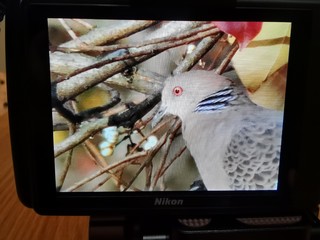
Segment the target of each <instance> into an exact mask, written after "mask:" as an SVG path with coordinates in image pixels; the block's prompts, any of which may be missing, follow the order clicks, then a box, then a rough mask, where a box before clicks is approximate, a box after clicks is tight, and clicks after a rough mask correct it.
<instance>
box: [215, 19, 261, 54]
mask: <svg viewBox="0 0 320 240" xmlns="http://www.w3.org/2000/svg"><path fill="white" fill-rule="evenodd" d="M213 23H214V24H215V25H216V26H217V27H218V28H219V29H220V30H221V31H223V32H225V33H228V34H231V35H232V36H234V37H235V38H236V39H237V41H238V43H239V46H240V49H242V48H245V47H247V45H248V44H249V42H250V41H251V40H252V39H253V38H254V37H255V36H257V35H258V33H259V32H260V31H261V28H262V22H215V21H214V22H213Z"/></svg>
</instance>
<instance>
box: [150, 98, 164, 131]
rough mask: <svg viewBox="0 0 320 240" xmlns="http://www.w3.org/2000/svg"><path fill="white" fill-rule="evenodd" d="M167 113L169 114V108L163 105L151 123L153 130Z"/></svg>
mask: <svg viewBox="0 0 320 240" xmlns="http://www.w3.org/2000/svg"><path fill="white" fill-rule="evenodd" d="M166 113H167V107H166V106H164V105H162V104H161V106H160V108H159V109H158V112H157V113H156V114H155V115H154V117H153V119H152V122H151V126H152V128H154V127H155V126H156V125H157V124H158V123H159V122H160V121H161V120H162V119H163V117H164V115H166Z"/></svg>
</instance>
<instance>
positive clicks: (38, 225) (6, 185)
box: [0, 113, 89, 240]
mask: <svg viewBox="0 0 320 240" xmlns="http://www.w3.org/2000/svg"><path fill="white" fill-rule="evenodd" d="M0 115H1V116H0V240H13V239H17V240H20V239H21V240H34V239H41V240H44V239H45V240H52V239H59V240H61V239H68V240H72V239H75V240H82V239H88V224H89V217H85V216H81V217H74V216H71V217H69V216H68V217H64V216H63V217H62V216H39V215H38V214H36V213H35V212H34V211H33V210H32V209H28V208H26V207H25V206H23V205H22V204H21V203H20V201H19V199H18V197H17V193H16V190H15V182H14V173H13V168H12V158H11V148H10V135H9V128H8V114H7V113H4V114H0Z"/></svg>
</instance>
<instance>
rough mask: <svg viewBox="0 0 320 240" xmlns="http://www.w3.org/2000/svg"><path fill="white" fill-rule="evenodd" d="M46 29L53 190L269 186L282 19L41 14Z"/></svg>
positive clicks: (281, 102) (275, 172) (283, 80)
mask: <svg viewBox="0 0 320 240" xmlns="http://www.w3.org/2000/svg"><path fill="white" fill-rule="evenodd" d="M48 31H49V32H48V34H49V44H48V50H49V55H50V57H49V59H50V75H51V86H52V92H53V97H52V123H53V138H54V139H53V141H54V155H55V159H54V161H55V163H54V164H55V174H56V189H57V191H61V192H74V191H75V192H95V191H99V192H123V191H128V192H129V191H130V192H131V191H134V192H141V191H237V190H248V191H256V190H277V189H278V178H279V166H280V165H281V142H282V128H283V116H284V109H285V95H286V84H287V69H288V59H289V49H290V31H291V23H289V22H241V21H238V22H231V21H229V22H228V21H227V22H225V21H151V20H147V21H143V20H101V19H99V20H97V19H62V18H59V19H58V18H50V19H48ZM205 78H210V79H211V78H212V84H213V85H217V86H215V87H212V91H211V92H210V88H211V85H210V87H209V86H207V85H206V86H204V85H201V80H203V79H205ZM183 79H184V80H185V81H183ZM197 79H201V80H199V84H198V82H197V81H196V80H197ZM216 79H220V80H219V84H218V83H216V82H215V81H216ZM170 81H179V84H178V85H173V87H172V88H170V87H164V86H165V85H167V83H168V82H170ZM181 81H182V83H181ZM188 81H189V83H188ZM191 85H192V86H191ZM190 86H191V87H190ZM187 89H188V90H189V89H191V91H188V90H187ZM204 92H206V94H203V95H201V94H202V93H204ZM180 95H181V96H180ZM161 96H162V98H163V99H162V100H163V102H162V103H161ZM182 96H185V98H184V100H183V101H182V103H183V104H180V105H177V104H176V103H175V102H174V101H175V100H174V99H175V98H174V97H180V98H179V99H181V97H182ZM193 98H194V99H197V101H195V100H193V101H191V99H193ZM179 101H180V100H179ZM164 102H165V103H166V106H167V107H168V109H173V110H172V111H171V112H170V111H168V114H166V115H164V116H161V117H159V115H160V114H161V108H160V106H161V105H163V103H164ZM192 104H195V107H193V106H192ZM191 106H192V108H191ZM175 113H176V114H175Z"/></svg>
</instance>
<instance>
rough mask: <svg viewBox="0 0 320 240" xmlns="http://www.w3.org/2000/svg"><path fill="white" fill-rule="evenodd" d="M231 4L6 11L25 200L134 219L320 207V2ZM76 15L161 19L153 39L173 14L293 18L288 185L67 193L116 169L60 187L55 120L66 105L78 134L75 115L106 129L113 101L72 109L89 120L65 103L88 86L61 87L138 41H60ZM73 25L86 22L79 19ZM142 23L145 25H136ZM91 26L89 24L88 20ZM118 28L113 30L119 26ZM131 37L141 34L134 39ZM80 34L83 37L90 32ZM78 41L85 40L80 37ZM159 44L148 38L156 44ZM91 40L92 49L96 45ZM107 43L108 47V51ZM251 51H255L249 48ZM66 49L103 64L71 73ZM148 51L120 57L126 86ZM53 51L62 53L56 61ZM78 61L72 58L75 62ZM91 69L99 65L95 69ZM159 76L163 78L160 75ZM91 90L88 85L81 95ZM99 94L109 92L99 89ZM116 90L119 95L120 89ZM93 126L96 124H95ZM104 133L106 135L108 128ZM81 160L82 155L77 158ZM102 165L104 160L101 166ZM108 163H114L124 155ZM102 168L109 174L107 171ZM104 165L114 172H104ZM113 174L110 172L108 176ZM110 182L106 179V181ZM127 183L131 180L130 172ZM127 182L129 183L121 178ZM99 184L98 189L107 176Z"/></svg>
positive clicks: (11, 5) (46, 208)
mask: <svg viewBox="0 0 320 240" xmlns="http://www.w3.org/2000/svg"><path fill="white" fill-rule="evenodd" d="M221 2H223V3H220V2H210V3H209V2H205V3H197V2H183V3H180V2H169V1H164V2H163V1H161V2H152V3H151V2H147V1H102V0H101V1H98V0H96V1H85V0H83V1H71V0H69V1H58V0H56V1H45V0H42V1H36V0H33V1H10V2H9V1H8V3H7V14H6V62H7V78H8V83H7V85H8V100H9V102H8V103H9V114H10V115H9V116H10V131H11V141H12V154H13V161H14V170H15V177H16V186H17V192H18V195H19V197H20V200H21V201H22V202H23V203H24V204H25V205H26V206H28V207H31V208H34V209H35V210H36V211H37V212H39V213H40V214H67V215H70V214H73V215H97V214H98V215H116V216H118V215H120V216H132V215H135V214H141V213H142V212H143V213H146V214H150V215H152V216H211V215H237V216H248V215H272V216H275V215H277V216H282V215H295V214H297V213H298V215H299V214H300V213H302V212H306V211H312V210H314V209H315V207H316V204H317V203H318V202H319V200H320V196H319V193H320V191H319V190H320V186H319V185H320V181H318V179H317V176H318V175H319V174H318V171H319V169H320V168H319V165H320V164H319V161H318V158H319V157H318V142H319V137H318V136H319V134H320V128H319V121H318V118H317V112H318V109H320V108H319V104H320V101H319V99H318V89H320V86H319V85H320V84H319V82H320V81H318V79H319V74H318V71H317V69H318V56H320V46H319V44H318V39H319V37H320V33H319V32H320V31H319V29H320V4H319V1H293V0H291V1H259V0H255V1H221ZM66 19H80V20H81V19H94V20H96V21H91V22H90V24H91V26H92V25H94V24H96V25H97V26H98V27H105V28H106V26H107V24H106V25H103V24H104V23H105V22H103V21H104V20H109V21H110V24H111V20H112V21H114V22H116V21H120V20H122V21H123V22H126V21H128V22H129V21H134V20H136V21H138V20H139V21H142V20H143V21H154V22H155V23H152V24H150V28H148V29H147V27H145V29H147V30H146V32H147V33H146V34H145V35H143V36H144V37H146V38H147V37H148V34H149V33H148V31H150V34H151V30H152V31H156V30H157V29H158V28H161V27H162V26H163V25H161V24H165V23H167V22H170V21H178V22H179V21H181V22H182V21H184V22H192V21H199V22H200V21H201V22H205V23H208V22H209V23H210V22H212V21H225V22H230V21H233V22H263V23H274V22H279V23H283V22H286V23H290V24H291V25H290V26H291V35H290V48H289V50H288V51H289V53H288V55H287V56H288V63H287V65H288V70H287V87H286V96H285V102H286V103H285V107H284V110H283V111H284V119H283V124H284V128H283V133H282V134H283V135H282V136H283V138H282V149H281V159H280V170H279V178H278V188H277V189H275V190H267V191H259V190H257V191H244V190H242V191H216V190H211V191H189V190H187V189H185V190H181V189H178V188H177V189H174V188H173V190H171V191H161V190H154V191H146V190H143V191H138V190H137V191H134V190H132V191H125V190H123V188H122V187H120V188H119V189H122V190H119V191H112V190H102V191H94V190H88V189H84V190H81V188H76V189H78V190H79V189H80V190H79V191H78V190H76V191H62V190H63V189H64V190H68V188H70V187H74V186H75V185H77V184H78V186H77V187H79V186H80V185H81V184H82V183H81V181H83V182H85V183H84V184H86V183H87V182H89V180H88V178H89V179H90V178H95V174H100V173H101V175H102V176H104V175H103V174H104V173H106V172H108V171H107V170H108V169H107V168H108V167H107V165H103V166H102V168H100V170H99V169H98V170H97V168H95V167H94V168H93V169H95V171H93V172H90V174H89V173H87V172H86V174H84V175H83V177H82V178H81V179H79V178H77V177H75V178H76V179H77V180H75V181H74V182H72V183H70V184H69V185H68V186H67V187H65V188H64V186H60V185H58V184H57V181H58V180H57V179H56V177H57V176H58V175H59V174H60V173H59V172H58V170H57V168H56V166H57V161H58V160H57V159H56V160H55V155H57V153H56V152H55V151H56V149H55V147H57V146H58V143H56V142H55V141H56V139H54V136H53V135H54V134H53V131H52V129H53V125H54V119H53V117H52V116H53V113H56V112H58V113H59V114H60V115H62V116H63V117H64V118H65V119H67V121H65V120H64V121H63V124H64V125H63V128H64V130H66V129H67V130H68V129H69V130H68V131H71V130H70V128H69V127H68V126H69V125H68V124H66V122H71V123H72V124H73V125H74V126H76V128H77V129H78V130H79V129H80V128H81V127H83V126H85V125H86V124H87V123H88V122H89V123H91V120H92V119H97V121H99V124H102V125H103V126H109V125H108V124H105V123H104V122H103V119H105V118H104V117H102V116H105V109H107V110H110V108H105V109H102V110H101V111H100V110H99V111H98V110H97V109H96V108H95V109H94V114H93V115H94V117H91V116H92V115H90V114H91V113H92V112H91V113H90V114H89V115H90V117H89V118H88V117H85V116H84V115H81V114H80V113H81V110H79V111H80V113H79V114H78V115H77V114H74V113H73V115H72V114H71V115H72V116H73V117H75V116H76V117H77V116H78V117H79V116H80V115H81V118H80V117H79V118H78V119H80V120H74V121H73V120H72V119H73V118H72V117H70V118H69V117H68V116H69V115H68V114H70V112H72V111H71V110H70V106H71V105H72V104H71V103H70V104H71V105H70V106H69V108H68V107H66V106H65V105H66V103H67V102H68V101H70V102H72V101H75V102H77V101H78V102H79V101H81V100H80V99H78V98H77V97H78V93H74V94H71V93H70V94H69V95H67V97H63V96H62V94H61V95H59V94H60V93H59V94H58V95H57V88H59V87H60V86H62V85H61V84H60V83H63V82H67V81H69V80H70V79H72V78H73V77H74V76H77V75H80V74H82V73H84V72H85V71H88V70H90V69H91V70H92V69H101V68H102V67H103V66H105V65H107V64H109V63H106V62H104V63H101V62H102V60H103V59H104V57H105V56H106V55H107V54H110V53H112V52H113V51H114V52H115V50H108V51H106V50H101V49H102V48H103V47H107V46H112V47H115V45H116V44H119V45H120V44H122V45H123V48H124V47H125V44H128V45H127V48H129V47H128V46H129V45H130V44H132V42H131V39H129V40H128V39H126V38H127V36H122V37H121V38H119V39H118V40H113V41H110V44H109V43H108V44H102V45H100V43H99V44H97V45H94V44H93V43H92V45H90V44H82V45H81V44H80V45H78V46H77V47H75V45H73V46H72V47H65V46H66V45H63V43H64V41H66V40H65V39H67V38H68V37H66V35H67V33H65V34H64V35H61V36H60V35H59V36H58V38H59V37H61V38H62V39H64V40H61V39H60V40H59V39H54V40H53V39H52V36H55V34H57V35H58V33H57V31H61V26H60V25H59V26H58V27H59V29H60V30H59V29H58V27H57V24H59V21H60V24H63V23H65V22H68V21H69V20H66ZM50 21H51V23H52V22H53V23H54V24H56V25H54V26H53V25H52V26H49V24H48V23H49V22H50ZM71 21H73V20H71ZM159 22H160V23H159ZM72 24H74V25H77V24H78V25H79V24H80V25H81V23H79V21H78V22H77V23H72ZM99 24H100V25H99ZM108 24H109V22H108ZM157 24H158V25H157ZM201 24H202V23H201ZM78 25H77V26H78ZM132 25H134V26H135V27H136V25H135V24H132ZM67 26H68V24H67ZM69 26H70V24H69ZM82 28H85V27H83V25H82ZM64 29H65V30H67V29H68V27H64ZM71 30H72V27H71ZM50 31H51V32H50ZM86 31H87V32H90V31H91V29H90V27H87V30H86ZM92 31H93V30H92ZM126 31H127V30H126ZM128 31H129V30H128ZM75 32H76V31H75ZM87 32H86V34H87ZM271 32H272V31H271ZM108 34H110V31H109V32H108ZM131 34H133V32H132V33H130V34H129V36H130V35H131ZM179 36H180V35H179ZM159 38H160V37H158V39H157V40H159ZM181 38H182V37H181ZM79 39H80V41H82V40H81V38H80V37H79ZM179 40H181V39H179ZM201 40H202V38H196V40H194V41H191V40H190V41H189V42H187V41H186V43H185V45H187V44H190V43H194V45H196V46H197V44H198V42H200V41H201ZM74 41H77V38H75V40H74ZM132 41H138V43H142V44H147V43H145V42H144V39H141V38H140V40H139V38H138V40H132ZM139 41H140V42H139ZM151 41H152V40H150V41H149V42H148V44H153V43H152V42H151ZM164 41H166V40H164ZM172 41H173V40H171V42H172ZM176 41H178V40H176ZM171 42H170V43H171ZM173 42H174V41H173ZM157 46H158V45H157ZM228 46H229V45H228ZM90 47H92V48H91V49H90ZM99 47H101V48H100V50H101V51H100V50H99ZM133 47H137V46H133ZM252 48H254V47H252ZM110 49H111V47H110ZM159 49H160V48H157V50H154V51H153V52H152V54H155V55H156V54H158V53H160V52H162V51H166V50H164V49H161V50H159ZM168 49H170V48H168ZM241 51H242V50H241ZM244 51H245V49H243V52H244ZM119 52H120V55H116V56H120V57H124V55H121V54H127V55H128V54H132V52H130V53H128V52H125V50H123V51H122V50H118V52H117V54H119ZM123 52H125V53H123ZM56 53H59V54H60V53H61V55H64V56H65V55H68V54H69V55H70V56H71V55H72V56H75V55H77V56H79V59H80V57H83V56H84V57H83V58H85V59H86V60H87V61H91V60H92V59H94V62H95V61H96V62H95V63H96V65H93V62H90V63H87V65H86V63H83V62H81V61H80V60H79V59H77V61H79V64H80V65H81V66H80V67H78V69H76V70H72V71H71V70H69V72H67V73H66V74H62V73H61V72H59V73H57V72H53V70H52V68H53V67H52V66H53V60H55V61H59V58H58V57H57V56H58V54H56ZM139 54H140V55H136V56H131V58H130V59H129V60H130V61H131V62H130V61H129V60H128V59H127V58H126V59H125V60H126V62H125V63H122V62H121V61H122V60H117V61H116V63H117V64H118V63H121V64H127V65H121V66H120V65H119V66H120V67H119V66H118V67H119V69H118V70H114V72H113V73H112V74H110V77H112V76H114V75H115V74H116V73H122V75H126V74H127V76H128V75H129V77H127V81H126V82H125V84H127V85H129V84H131V83H130V81H131V80H132V79H133V81H136V80H135V78H132V79H130V76H133V77H135V73H136V72H135V71H137V69H138V70H139V69H140V68H139V66H140V65H139V64H142V63H144V61H147V60H144V59H143V56H146V55H145V54H149V55H148V57H146V59H149V58H151V55H150V54H151V53H150V52H148V53H145V52H142V51H141V52H139ZM127 55H126V56H127ZM52 56H55V59H53V57H52ZM152 56H153V55H152ZM70 59H71V60H70V62H72V61H76V60H75V59H73V58H70ZM90 59H91V60H90ZM132 59H133V60H132ZM127 60H128V61H127ZM63 61H64V62H63V63H62V65H63V64H64V65H67V63H68V61H67V60H66V59H64V60H63ZM110 61H111V60H110ZM113 61H115V60H114V59H112V61H111V62H110V64H113V63H114V62H113ZM134 61H135V62H134ZM202 61H205V60H202ZM132 62H134V63H132ZM173 62H174V61H173ZM231 62H232V61H231ZM99 64H100V65H99ZM70 65H72V64H71V63H70ZM86 67H89V68H87V69H86ZM254 67H255V66H253V65H251V66H248V68H254ZM166 77H167V76H166ZM106 79H107V78H106ZM159 79H162V78H161V77H159ZM100 83H102V81H98V82H96V83H95V84H92V85H90V86H89V87H87V89H90V88H91V87H96V86H98V84H100ZM145 84H147V83H145ZM59 85H60V86H59ZM127 85H126V86H127ZM99 86H100V85H99ZM110 86H111V89H113V88H112V86H114V85H112V84H110V85H108V86H107V87H108V89H109V90H108V91H110V94H111V93H112V90H110ZM118 88H120V87H119V85H117V87H115V88H114V89H117V90H118ZM85 91H86V90H83V91H81V93H83V92H85ZM98 91H100V90H99V89H98ZM119 91H120V90H119ZM151 95H152V94H151ZM151 95H150V96H151ZM112 96H113V95H112ZM113 97H115V99H116V95H114V96H113ZM153 100H154V101H155V103H156V102H159V96H158V98H157V99H156V100H155V98H154V99H153ZM129 103H130V101H129V100H128V101H127V102H125V103H124V104H123V106H126V111H134V110H135V109H136V106H137V103H136V102H134V101H133V104H131V105H130V104H129ZM116 104H117V103H115V105H116ZM62 105H63V106H62ZM117 106H119V105H117ZM154 106H155V104H154V105H150V106H149V107H150V108H153V107H154ZM99 107H100V106H99ZM71 108H72V106H71ZM112 109H113V108H112ZM132 109H133V110H132ZM89 110H90V109H89ZM68 111H69V112H68ZM97 111H98V112H97ZM119 111H120V110H119ZM123 112H125V111H123ZM120 113H122V112H120ZM135 113H136V112H135ZM86 116H88V115H86ZM119 116H120V115H119ZM142 116H144V114H142ZM121 117H123V115H121ZM123 119H124V117H123V118H121V120H119V118H118V120H117V119H116V118H113V123H117V124H118V123H119V122H121V124H120V123H119V125H117V124H114V125H112V126H116V125H117V127H120V125H121V126H122V127H128V126H129V128H130V130H133V126H136V124H137V122H138V120H140V119H141V115H140V116H138V117H137V118H133V120H132V118H130V119H129V120H128V119H126V120H127V125H126V124H123V122H122V120H123ZM117 121H118V122H117ZM123 121H124V120H123ZM109 124H110V122H109ZM86 126H87V125H86ZM56 127H57V126H56ZM90 127H92V126H91V125H90V126H89V128H90ZM57 129H58V127H57ZM77 129H75V132H77ZM101 129H102V127H100V128H98V129H96V130H94V131H93V130H92V131H93V132H94V133H98V134H101ZM69 134H71V133H69ZM130 134H131V133H130ZM91 137H92V138H95V135H90V134H89V135H88V136H86V137H84V138H83V139H82V140H81V141H79V142H78V144H83V142H84V141H87V140H90V141H91V140H92V139H91ZM100 138H101V136H100V135H99V139H100ZM64 140H65V138H64ZM94 140H95V139H93V140H92V141H94ZM131 140H132V139H131ZM128 141H129V140H128ZM132 142H133V143H135V144H136V143H137V142H136V140H132ZM95 144H96V146H95V149H97V148H98V143H95ZM199 144H201V143H199ZM130 147H134V146H130ZM88 148H90V147H88V146H87V150H86V151H90V150H88ZM116 148H117V147H116ZM67 152H68V151H64V154H65V155H64V157H65V158H67V157H68V156H67V155H66V154H67ZM92 154H93V153H91V155H92ZM100 154H103V153H102V152H101V153H100ZM137 154H141V152H137ZM89 155H90V154H89ZM93 155H94V154H93ZM79 159H80V157H79ZM59 161H61V159H60V160H59ZM79 161H80V160H79ZM126 161H129V160H128V158H126ZM75 162H76V160H74V162H73V163H75ZM79 164H80V163H79ZM95 164H96V165H97V163H95ZM108 164H114V162H111V163H108ZM123 164H124V163H123ZM140 164H141V163H140ZM145 164H147V163H145ZM140 166H141V165H140ZM82 167H83V166H82ZM135 169H136V168H135ZM83 171H84V170H83ZM99 171H102V172H100V173H99ZM103 171H105V172H104V173H103ZM143 171H144V170H143ZM70 174H71V172H68V173H67V176H68V175H70ZM108 174H109V175H110V174H111V173H110V172H108ZM108 174H106V175H105V177H106V178H107V177H108ZM117 174H118V172H112V174H111V179H113V180H114V181H116V182H117V179H118V178H119V176H120V175H117ZM185 174H186V175H180V178H184V176H187V175H188V173H185ZM109 177H110V176H109ZM70 181H71V180H70ZM86 181H87V182H86ZM100 181H102V180H101V179H100ZM123 181H124V180H123ZM126 181H129V180H128V179H126ZM133 181H134V180H133ZM120 183H123V182H121V181H120ZM65 184H66V183H65ZM118 184H119V181H118ZM96 185H97V186H98V185H99V182H97V183H96ZM115 185H116V184H115ZM120 185H121V184H120ZM131 186H132V185H131ZM137 186H138V185H137ZM137 188H138V187H137ZM61 189H62V190H61ZM133 189H135V188H133ZM140 190H141V189H140Z"/></svg>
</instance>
